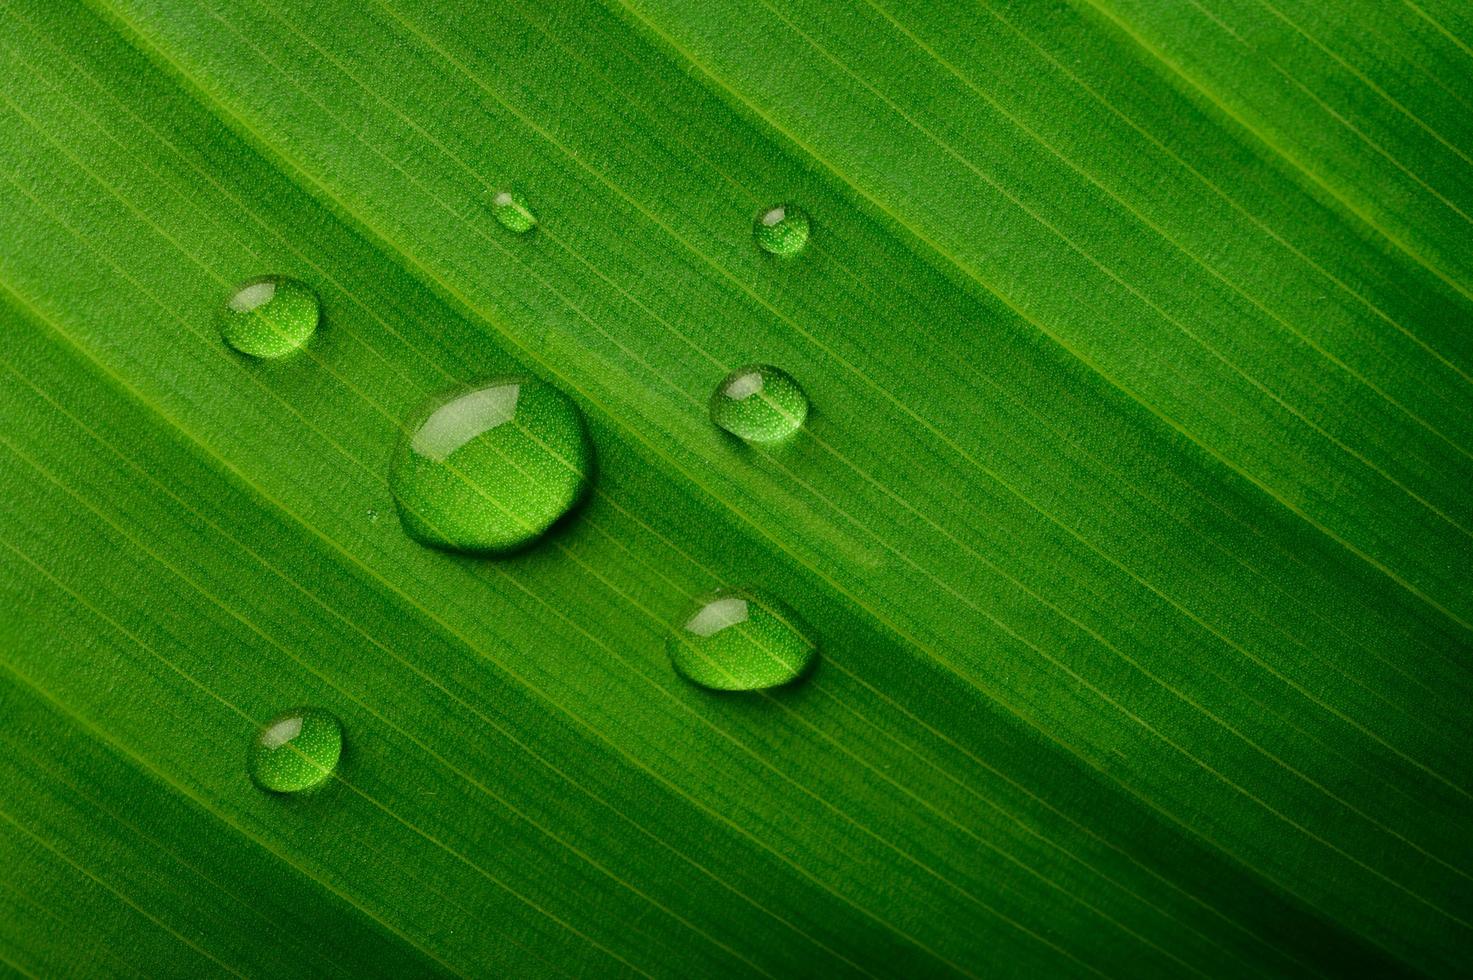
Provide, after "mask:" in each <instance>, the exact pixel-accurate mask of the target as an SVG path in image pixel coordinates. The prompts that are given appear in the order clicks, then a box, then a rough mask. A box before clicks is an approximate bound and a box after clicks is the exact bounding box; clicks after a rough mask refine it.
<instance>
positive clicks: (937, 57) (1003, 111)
mask: <svg viewBox="0 0 1473 980" xmlns="http://www.w3.org/2000/svg"><path fill="white" fill-rule="evenodd" d="M864 2H865V3H866V4H867V5H868V6H869V7H870V8H871V9H873V10H874V11H875V12H876V13H878V14H879V15H880V16H882V17H884V18H885V20H886V21H888V22H889V23H890V24H891V25H892V26H893V27H894V28H895V29H896V30H897V31H899V32H900V33H901V34H903V35H904V36H905V37H906V38H907V39H908V40H909V41H910V42H911V43H912V44H914V45H915V46H916V47H917V48H919V49H920V50H921V51H923V52H924V53H925V54H926V55H927V56H928V57H930V58H931V59H932V60H933V61H935V62H936V63H937V64H938V65H940V66H941V67H942V68H944V69H945V70H946V72H947V73H948V74H950V75H951V76H952V77H953V78H955V79H956V80H957V81H959V82H961V83H962V84H963V85H965V86H966V87H967V88H968V89H970V90H971V91H972V92H975V93H976V94H977V95H978V96H980V97H981V98H982V99H983V101H985V102H986V103H987V104H988V105H989V106H991V107H992V108H993V109H994V110H995V111H996V112H998V113H999V114H1000V115H1002V116H1003V118H1005V119H1007V120H1008V121H1009V122H1010V123H1012V124H1013V126H1014V127H1016V128H1017V129H1019V130H1021V131H1022V132H1024V133H1026V134H1027V135H1028V137H1029V138H1030V139H1032V140H1033V141H1034V142H1035V143H1037V144H1038V145H1039V146H1041V147H1043V148H1044V149H1046V150H1048V152H1049V153H1050V154H1052V155H1053V156H1054V157H1055V158H1056V159H1057V160H1059V161H1060V162H1061V163H1063V164H1064V165H1065V166H1067V167H1069V168H1070V169H1071V170H1073V171H1074V172H1075V173H1076V174H1078V175H1079V176H1081V177H1083V178H1084V179H1086V180H1088V181H1089V182H1090V183H1091V184H1092V185H1093V186H1094V187H1096V188H1097V189H1098V190H1100V191H1101V192H1103V193H1104V194H1105V195H1106V196H1107V197H1109V198H1110V199H1111V200H1113V201H1114V202H1115V203H1116V204H1118V205H1119V206H1120V207H1121V208H1123V209H1124V210H1125V211H1127V212H1128V213H1129V214H1130V215H1132V216H1133V217H1134V218H1135V219H1136V220H1137V221H1139V222H1140V223H1141V224H1142V225H1144V226H1145V227H1147V228H1149V229H1150V230H1151V231H1152V232H1154V233H1155V234H1156V235H1157V237H1159V238H1160V239H1161V240H1162V241H1164V242H1166V243H1167V244H1169V245H1171V246H1172V247H1173V248H1175V249H1176V250H1177V251H1178V252H1180V253H1181V254H1182V255H1184V256H1186V257H1187V258H1189V259H1191V260H1192V261H1193V262H1195V263H1196V264H1197V265H1198V266H1200V267H1201V268H1202V269H1203V270H1205V271H1206V272H1207V273H1209V274H1210V275H1211V276H1212V277H1213V278H1215V279H1217V280H1218V281H1219V282H1221V283H1222V284H1223V285H1225V286H1227V287H1228V288H1229V289H1231V290H1233V292H1235V293H1237V294H1238V295H1239V296H1241V297H1242V298H1243V299H1245V300H1247V301H1248V302H1249V303H1251V304H1252V305H1253V307H1254V308H1255V309H1257V310H1259V311H1260V312H1262V313H1263V314H1264V315H1265V316H1267V317H1269V318H1270V319H1272V320H1273V321H1274V322H1275V323H1277V324H1279V325H1280V326H1281V327H1283V329H1284V330H1285V331H1287V332H1288V333H1289V334H1290V335H1292V336H1293V337H1296V338H1298V339H1299V340H1300V341H1302V342H1303V343H1304V344H1306V345H1308V346H1309V347H1310V348H1311V349H1313V350H1314V351H1315V352H1316V353H1318V354H1319V355H1320V356H1322V357H1323V358H1325V359H1326V360H1328V361H1329V362H1330V363H1331V364H1333V365H1335V366H1336V367H1337V368H1339V369H1340V370H1341V371H1343V372H1344V373H1345V374H1347V375H1348V376H1349V377H1351V378H1353V379H1354V380H1355V381H1357V382H1359V383H1360V384H1362V385H1364V386H1365V387H1367V388H1369V389H1370V390H1371V391H1373V392H1375V393H1376V395H1378V396H1379V397H1380V398H1381V399H1383V400H1384V401H1386V402H1387V403H1388V404H1389V405H1391V406H1392V407H1393V408H1395V409H1397V410H1398V411H1400V412H1401V413H1402V414H1403V415H1405V416H1406V417H1407V418H1409V419H1411V420H1412V421H1413V422H1415V423H1416V424H1417V425H1419V426H1421V427H1422V428H1424V429H1426V430H1427V431H1428V432H1429V433H1431V434H1432V435H1433V436H1435V437H1437V438H1438V439H1440V440H1442V441H1443V442H1445V443H1447V445H1448V446H1449V447H1451V448H1452V449H1453V450H1454V451H1455V452H1457V453H1459V454H1461V455H1462V456H1464V457H1466V458H1468V459H1469V460H1473V452H1469V451H1468V450H1467V449H1465V448H1464V447H1463V446H1460V445H1459V444H1458V443H1456V442H1454V441H1453V440H1452V439H1451V438H1450V437H1448V436H1447V435H1445V434H1443V433H1442V432H1441V431H1439V430H1438V429H1437V428H1435V427H1434V426H1433V425H1432V424H1431V423H1430V422H1428V421H1427V420H1426V419H1423V418H1422V417H1421V416H1420V415H1418V414H1416V413H1415V412H1413V411H1412V410H1411V409H1409V408H1407V407H1406V406H1405V405H1403V404H1402V403H1401V402H1399V401H1397V400H1396V399H1395V398H1393V397H1392V396H1391V395H1390V394H1388V393H1387V392H1386V391H1384V390H1383V389H1382V388H1381V387H1380V386H1379V385H1377V384H1376V383H1375V382H1373V381H1371V380H1370V379H1369V378H1367V377H1365V376H1364V375H1362V374H1361V373H1360V372H1358V371H1357V370H1355V368H1353V367H1351V366H1350V365H1349V364H1347V363H1345V362H1344V361H1342V360H1341V359H1340V358H1339V357H1336V356H1335V355H1334V354H1333V353H1331V352H1330V351H1328V350H1326V349H1325V348H1323V347H1321V346H1320V345H1319V344H1317V343H1316V342H1315V341H1314V340H1312V339H1311V338H1310V337H1309V336H1308V335H1307V334H1305V333H1303V332H1302V331H1300V330H1299V329H1297V328H1296V327H1295V326H1294V325H1293V324H1292V323H1290V322H1289V321H1288V320H1287V319H1285V318H1284V317H1283V316H1280V315H1279V314H1278V313H1276V312H1275V311H1273V310H1271V309H1269V308H1268V307H1267V306H1265V305H1264V304H1263V303H1262V302H1260V301H1259V300H1258V299H1256V298H1255V297H1253V296H1252V295H1250V294H1249V293H1248V291H1247V290H1246V289H1244V288H1243V287H1242V286H1240V285H1239V284H1238V283H1236V282H1233V281H1232V280H1230V279H1229V278H1228V277H1227V276H1225V275H1223V274H1222V273H1221V272H1219V271H1218V270H1217V269H1216V268H1214V267H1212V266H1211V265H1208V264H1207V262H1206V260H1204V259H1203V258H1202V257H1200V256H1199V255H1197V254H1196V253H1194V252H1192V251H1190V250H1188V249H1187V247H1186V246H1185V245H1183V244H1182V243H1181V242H1179V241H1177V240H1176V239H1175V238H1173V237H1172V236H1171V235H1170V234H1168V233H1167V231H1166V229H1164V228H1162V227H1161V226H1160V225H1159V224H1157V223H1156V222H1155V221H1153V220H1152V219H1151V218H1150V217H1148V216H1147V215H1146V214H1145V213H1144V212H1142V211H1140V210H1138V209H1137V208H1135V207H1134V206H1133V205H1132V204H1131V203H1130V202H1129V201H1127V200H1126V199H1125V198H1123V197H1121V196H1120V195H1119V194H1116V193H1115V192H1114V191H1113V190H1111V189H1110V188H1109V187H1107V186H1106V185H1105V184H1104V183H1103V182H1102V181H1101V180H1100V179H1099V178H1098V177H1096V176H1095V175H1094V174H1092V173H1090V172H1089V171H1087V170H1085V169H1084V167H1083V166H1082V165H1080V164H1079V163H1077V162H1075V161H1074V160H1073V159H1071V158H1070V157H1068V156H1066V155H1065V154H1064V153H1063V152H1062V151H1061V150H1059V149H1058V148H1057V147H1056V146H1054V145H1053V144H1052V143H1051V142H1049V141H1048V140H1047V139H1045V138H1044V137H1043V136H1042V135H1041V134H1040V133H1039V132H1038V131H1037V130H1035V129H1033V127H1031V126H1029V125H1028V124H1027V123H1025V122H1024V121H1023V120H1022V119H1021V118H1019V117H1018V116H1015V115H1014V114H1013V113H1012V112H1011V111H1009V110H1008V109H1007V108H1006V107H1005V106H1004V105H1003V104H1002V103H1001V102H999V101H998V100H997V99H995V98H993V96H992V95H991V94H990V93H988V92H987V91H985V90H984V89H983V88H981V86H979V85H978V84H977V83H976V82H974V81H973V80H972V79H971V78H970V77H969V76H968V75H966V74H965V73H963V72H962V71H961V70H960V69H959V68H957V67H956V66H955V65H953V64H952V63H951V62H950V61H948V60H947V59H946V58H944V57H942V55H941V54H940V53H939V52H938V51H936V50H935V49H934V48H932V47H931V46H930V45H929V44H927V43H926V42H925V41H923V40H922V39H921V38H920V37H918V36H917V35H916V34H915V33H914V32H912V31H911V30H910V29H909V28H907V27H906V26H905V25H904V24H902V23H901V22H900V21H899V20H898V19H896V18H895V17H894V16H893V15H892V14H891V13H890V12H889V11H888V10H886V9H885V8H883V7H881V6H879V4H878V3H876V2H875V0H864ZM855 77H856V78H857V77H858V76H855ZM937 145H945V144H942V143H940V142H939V139H938V142H937ZM1199 343H1202V342H1200V341H1199ZM1202 346H1204V347H1207V345H1206V344H1205V343H1202ZM1207 349H1208V350H1212V348H1211V347H1207ZM1223 363H1225V364H1227V363H1229V362H1228V361H1227V360H1226V359H1225V358H1224V359H1223ZM1230 366H1232V367H1233V368H1234V370H1236V371H1238V373H1239V374H1241V375H1242V376H1243V377H1244V378H1248V379H1249V380H1250V381H1251V380H1252V378H1250V377H1249V375H1248V374H1247V373H1246V372H1243V371H1242V370H1241V369H1239V368H1237V367H1236V366H1235V365H1230ZM1265 390H1266V389H1265ZM1286 407H1287V405H1286ZM1311 424H1312V423H1311ZM1326 435H1327V437H1328V434H1326ZM1329 438H1333V437H1329ZM1346 448H1347V451H1349V449H1348V447H1346ZM1367 465H1370V464H1369V463H1368V464H1367ZM1388 479H1389V477H1388Z"/></svg>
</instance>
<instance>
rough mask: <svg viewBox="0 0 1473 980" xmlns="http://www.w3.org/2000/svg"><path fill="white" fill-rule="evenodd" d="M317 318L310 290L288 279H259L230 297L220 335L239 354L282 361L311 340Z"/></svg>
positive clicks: (313, 294)
mask: <svg viewBox="0 0 1473 980" xmlns="http://www.w3.org/2000/svg"><path fill="white" fill-rule="evenodd" d="M320 316H321V308H320V307H319V305H318V303H317V294H316V293H315V292H313V291H312V287H310V286H308V285H306V284H305V283H302V282H298V281H297V280H295V279H292V278H290V277H288V276H262V277H261V278H259V279H252V280H250V281H249V282H245V283H242V284H241V285H240V286H239V287H237V288H236V290H235V292H234V293H232V294H231V296H230V299H229V300H228V301H227V302H226V304H225V312H224V315H223V318H222V320H221V323H220V334H221V336H223V337H224V338H225V342H226V343H227V344H229V345H230V346H231V347H234V348H235V349H236V350H238V351H240V352H241V353H242V354H249V355H251V356H252V357H282V356H285V355H287V354H290V353H291V352H292V351H295V350H300V349H301V347H302V345H304V344H306V343H307V341H308V340H310V339H311V337H312V334H313V333H315V332H316V331H317V321H318V319H319V318H320Z"/></svg>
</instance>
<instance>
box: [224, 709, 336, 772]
mask: <svg viewBox="0 0 1473 980" xmlns="http://www.w3.org/2000/svg"><path fill="white" fill-rule="evenodd" d="M342 754H343V726H342V723H341V722H339V721H338V720H337V718H335V717H334V716H333V715H332V714H331V713H329V712H327V711H324V710H322V709H321V708H293V709H292V710H290V711H285V712H282V713H281V714H279V715H277V716H276V717H275V718H273V719H271V720H270V721H269V722H267V723H266V724H265V725H264V726H263V727H262V728H261V730H260V731H259V732H257V733H256V737H255V738H253V739H251V748H250V753H249V756H248V758H247V760H246V763H247V768H248V769H249V770H250V774H251V780H252V781H253V782H254V783H255V784H256V785H257V786H259V787H261V788H262V789H264V790H270V791H271V792H273V793H300V792H302V791H304V790H310V789H316V788H317V787H319V786H321V785H322V784H323V783H325V782H327V781H328V779H330V778H331V777H332V774H333V772H334V770H336V769H337V766H338V759H339V758H341V757H342Z"/></svg>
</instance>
